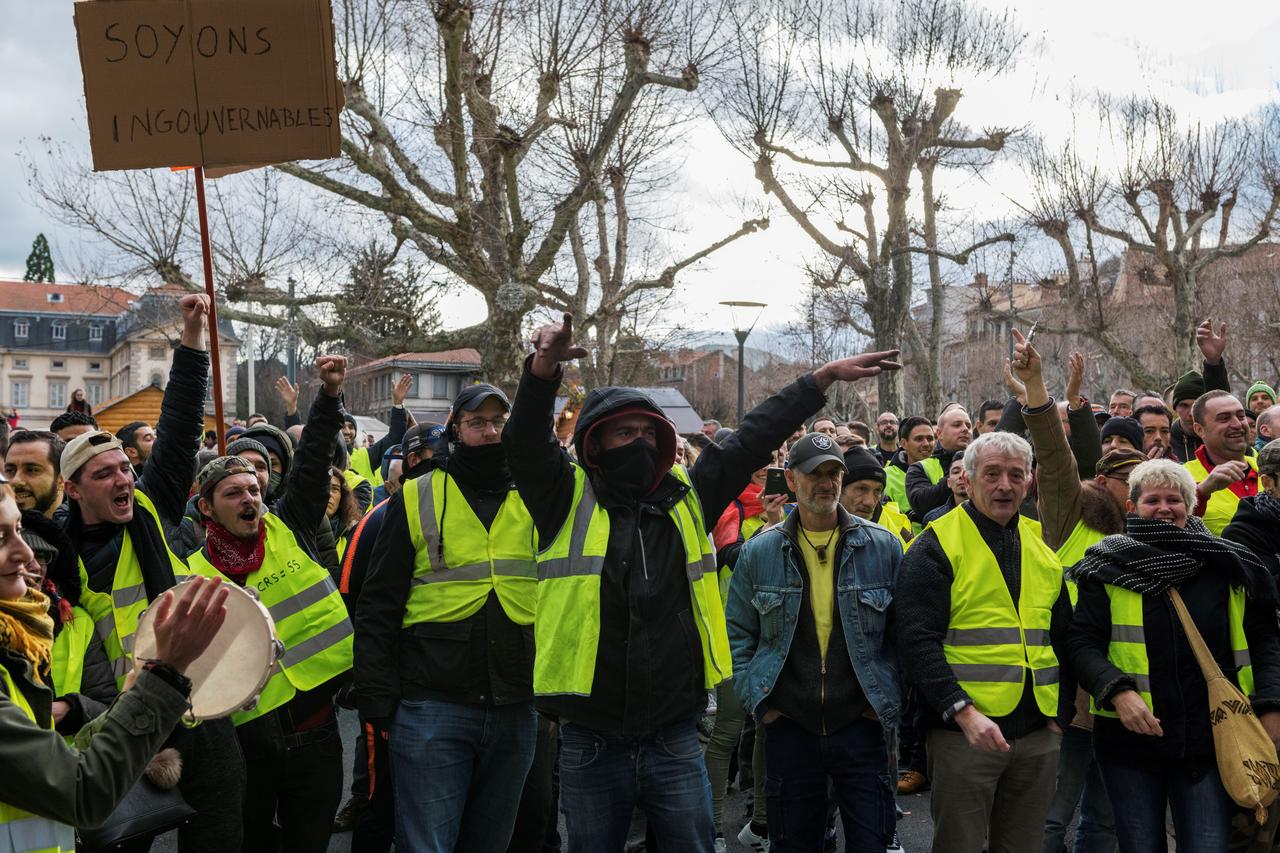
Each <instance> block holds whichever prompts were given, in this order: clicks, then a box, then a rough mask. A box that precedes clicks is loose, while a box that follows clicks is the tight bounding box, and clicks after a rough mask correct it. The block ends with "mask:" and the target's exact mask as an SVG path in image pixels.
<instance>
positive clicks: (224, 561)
mask: <svg viewBox="0 0 1280 853" xmlns="http://www.w3.org/2000/svg"><path fill="white" fill-rule="evenodd" d="M204 541H205V545H206V546H208V549H209V562H210V563H213V566H214V568H216V569H217V570H218V571H220V572H222V573H223V574H224V575H226V576H227V577H229V578H231V579H232V580H234V581H237V582H239V583H241V584H243V583H244V579H245V578H246V577H248V576H249V575H250V574H251V573H253V572H256V571H257V570H258V569H259V568H261V567H262V558H263V556H264V555H265V554H266V542H267V526H266V525H265V524H263V523H262V522H261V521H259V522H258V536H257V538H256V539H241V538H240V537H238V536H236V535H235V534H233V533H232V532H231V531H230V530H227V528H225V527H223V526H222V525H221V524H219V523H218V522H216V521H214V520H213V519H209V521H208V523H207V524H206V525H205V540H204Z"/></svg>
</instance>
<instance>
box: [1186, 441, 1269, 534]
mask: <svg viewBox="0 0 1280 853" xmlns="http://www.w3.org/2000/svg"><path fill="white" fill-rule="evenodd" d="M1244 461H1245V462H1247V463H1249V467H1250V468H1252V469H1253V470H1254V471H1255V472H1256V471H1257V470H1258V457H1256V456H1246V457H1245V458H1244ZM1182 467H1183V468H1186V469H1187V470H1188V471H1190V472H1191V476H1192V477H1193V478H1194V479H1195V481H1196V485H1199V484H1201V483H1203V482H1204V481H1205V480H1207V479H1208V478H1209V469H1208V468H1205V467H1204V463H1203V462H1201V461H1200V460H1199V459H1198V458H1196V457H1192V459H1191V461H1190V462H1187V463H1185V464H1183V466H1182ZM1239 508H1240V498H1239V497H1238V496H1237V495H1236V493H1235V492H1233V491H1231V489H1218V491H1216V492H1214V493H1213V494H1211V495H1209V500H1208V501H1207V502H1206V503H1205V508H1204V519H1203V520H1204V526H1205V527H1207V528H1209V530H1210V532H1212V533H1213V535H1215V536H1221V535H1222V531H1224V530H1226V529H1227V525H1228V524H1230V523H1231V519H1233V518H1235V515H1236V510H1237V509H1239Z"/></svg>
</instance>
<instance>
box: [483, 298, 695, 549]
mask: <svg viewBox="0 0 1280 853" xmlns="http://www.w3.org/2000/svg"><path fill="white" fill-rule="evenodd" d="M533 346H534V353H533V355H531V356H529V358H528V359H527V360H526V361H525V367H524V374H523V375H522V376H521V377H520V386H519V387H518V388H517V389H516V398H515V400H514V402H513V403H512V405H511V415H510V417H508V419H507V426H506V429H504V430H503V431H502V446H503V447H504V448H506V451H507V467H508V468H510V469H511V477H512V479H513V480H515V484H516V489H517V491H519V493H520V498H521V499H522V500H523V501H524V505H525V506H526V507H527V508H528V509H529V514H530V515H531V516H532V517H533V521H534V524H535V525H536V526H537V528H538V536H539V539H540V541H541V542H542V543H543V544H546V543H550V542H551V540H552V539H553V538H554V537H555V536H556V534H557V533H559V532H560V528H561V527H563V526H564V522H565V519H567V518H568V517H569V506H570V504H571V503H572V502H573V464H572V463H571V462H570V461H569V457H568V454H566V453H565V452H564V448H562V447H561V446H560V441H559V439H557V438H556V433H555V423H554V420H553V418H554V415H555V403H556V392H557V391H558V390H559V389H560V379H561V377H562V376H563V369H562V367H561V364H562V362H565V361H571V360H572V359H575V358H582V357H584V356H586V355H587V351H586V350H585V349H583V348H582V347H580V346H576V345H575V344H574V342H573V315H571V314H565V315H564V318H563V320H562V321H561V322H559V323H551V324H549V325H546V326H542V327H541V328H539V329H538V330H537V331H535V332H534V333H533ZM717 517H718V516H717Z"/></svg>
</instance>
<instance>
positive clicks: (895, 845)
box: [884, 829, 906, 853]
mask: <svg viewBox="0 0 1280 853" xmlns="http://www.w3.org/2000/svg"><path fill="white" fill-rule="evenodd" d="M884 853H906V851H904V850H903V849H902V842H901V841H899V840H898V830H896V829H895V830H894V831H893V840H892V841H890V842H889V846H888V847H886V848H884Z"/></svg>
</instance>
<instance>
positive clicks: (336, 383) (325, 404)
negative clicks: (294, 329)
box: [276, 355, 347, 556]
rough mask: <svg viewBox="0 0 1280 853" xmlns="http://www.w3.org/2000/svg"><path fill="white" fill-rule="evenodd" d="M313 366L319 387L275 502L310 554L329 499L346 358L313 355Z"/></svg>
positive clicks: (340, 426)
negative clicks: (314, 366) (331, 466)
mask: <svg viewBox="0 0 1280 853" xmlns="http://www.w3.org/2000/svg"><path fill="white" fill-rule="evenodd" d="M316 369H317V371H318V372H319V375H320V382H321V385H322V387H321V390H320V393H318V394H316V395H315V399H313V400H312V401H311V412H310V414H309V415H308V416H307V424H306V426H304V427H303V428H302V436H301V437H300V438H299V439H298V449H297V451H295V452H294V454H293V465H292V466H290V468H289V474H288V479H287V480H286V481H285V491H284V496H283V497H281V498H280V501H279V503H278V504H277V505H276V514H277V515H279V516H280V519H281V520H282V521H283V522H284V523H285V524H286V525H288V527H289V529H290V530H292V531H293V534H294V536H296V537H297V538H298V544H300V545H302V547H303V550H305V551H307V552H308V553H310V554H312V556H315V554H314V553H313V552H314V551H315V533H316V528H318V527H319V526H320V523H321V522H322V521H324V511H325V508H326V506H327V505H328V503H329V466H330V464H331V463H332V461H333V446H334V442H335V440H336V439H337V437H338V432H339V431H340V430H341V429H342V407H341V403H340V399H341V396H342V383H343V381H344V380H345V379H346V375H347V360H346V358H344V357H343V356H340V355H322V356H320V357H319V358H317V359H316Z"/></svg>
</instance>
